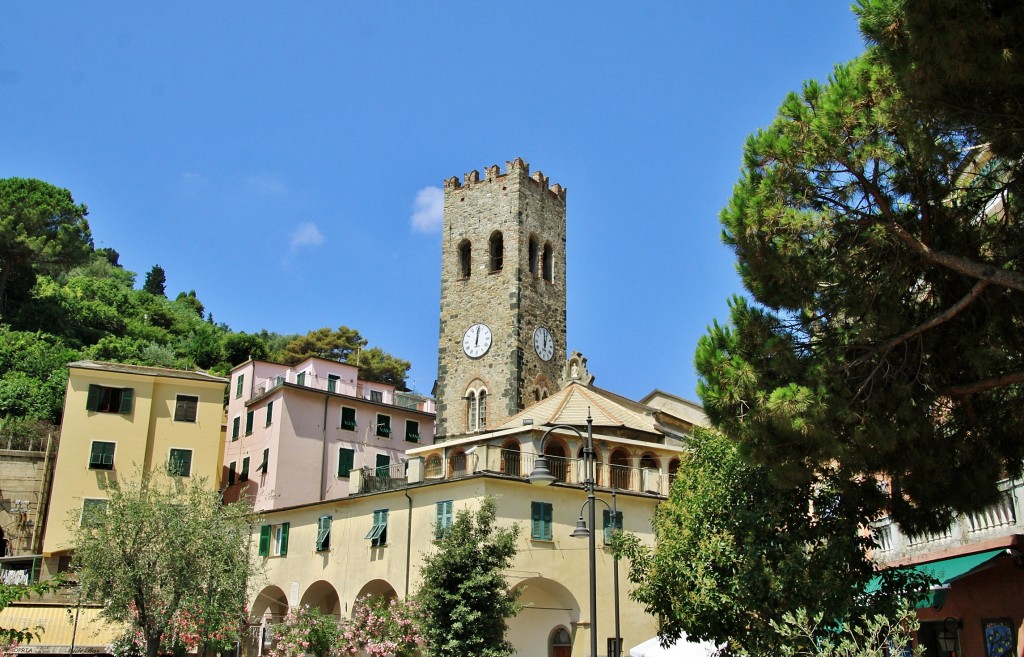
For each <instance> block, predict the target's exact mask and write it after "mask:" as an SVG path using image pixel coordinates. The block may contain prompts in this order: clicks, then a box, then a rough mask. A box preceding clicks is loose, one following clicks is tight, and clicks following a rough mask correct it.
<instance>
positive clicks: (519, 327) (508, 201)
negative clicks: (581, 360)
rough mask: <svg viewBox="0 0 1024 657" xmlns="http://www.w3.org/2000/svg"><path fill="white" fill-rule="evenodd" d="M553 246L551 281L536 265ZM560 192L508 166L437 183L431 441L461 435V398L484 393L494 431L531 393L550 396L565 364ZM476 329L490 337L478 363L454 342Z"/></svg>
mask: <svg viewBox="0 0 1024 657" xmlns="http://www.w3.org/2000/svg"><path fill="white" fill-rule="evenodd" d="M496 230H500V231H501V233H502V236H503V240H504V262H503V267H502V268H501V269H500V270H496V271H491V268H490V262H489V261H490V258H489V243H490V237H491V235H492V234H493V233H494V231H496ZM531 235H533V236H535V237H536V238H537V242H538V245H539V248H538V249H537V258H538V262H537V263H536V267H535V270H536V273H534V274H531V273H530V269H529V257H528V254H529V239H530V236H531ZM464 240H469V241H470V243H471V253H472V257H471V261H472V271H471V274H470V276H469V277H468V278H464V277H463V276H462V273H461V271H460V258H459V246H460V244H461V243H462V242H463V241H464ZM546 243H547V244H550V246H551V248H552V261H553V271H552V273H553V276H552V281H550V282H549V281H546V280H544V278H543V276H542V262H540V260H541V258H542V254H543V247H544V245H545V244H546ZM565 244H566V242H565V190H564V189H563V188H562V187H561V186H559V185H557V184H555V185H552V186H550V187H549V186H548V179H547V178H546V177H544V176H543V174H542V173H541V172H539V171H538V172H535V173H534V174H533V176H530V172H529V165H528V164H526V163H525V162H523V161H522V160H521V159H519V158H517V159H516V160H514V161H512V162H508V163H507V169H506V172H505V173H501V172H500V171H499V169H498V167H497V166H492V167H487V169H486V171H485V176H484V178H483V179H481V178H480V176H479V174H478V173H477V172H476V171H473V172H470V173H468V174H466V176H465V178H464V180H463V182H461V183H460V182H459V180H458V179H457V178H454V177H453V178H450V179H448V180H446V181H445V202H444V234H443V237H442V245H441V313H440V339H439V343H438V389H437V395H436V397H437V400H438V406H437V434H438V436H444V435H449V436H452V435H458V434H462V433H465V432H466V431H467V417H466V403H465V399H464V397H465V395H466V391H467V390H468V389H469V388H470V387H471V386H472V387H474V388H475V387H478V386H483V387H485V388H486V389H487V390H488V394H489V401H488V413H487V425H488V426H489V427H493V426H495V425H497V424H499V423H501V422H502V421H504V420H505V419H506V418H508V417H509V416H510V415H512V414H514V413H516V412H518V411H519V410H521V409H522V408H524V406H525V405H526V404H528V403H531V402H532V401H533V396H532V395H533V391H534V389H539V388H544V389H546V390H547V391H548V392H549V393H550V392H554V391H555V390H556V389H557V385H558V383H557V382H558V380H559V372H560V370H561V366H562V363H564V362H565V356H566V351H565V335H566V326H565V324H566V319H565V318H566V313H565V307H566V302H565ZM476 323H484V324H487V325H488V326H489V327H490V329H491V334H492V340H493V342H492V344H491V348H490V350H489V351H488V352H487V353H486V354H485V355H484V356H482V357H481V358H479V359H475V360H474V359H470V358H469V357H467V356H466V355H465V353H463V350H462V338H463V336H464V334H465V332H466V330H467V329H468V328H469V327H470V326H472V325H473V324H476ZM537 326H546V327H547V328H548V329H549V330H550V331H551V333H552V335H553V336H554V340H555V353H554V356H553V357H552V358H551V360H550V361H548V362H544V361H542V360H541V359H540V358H539V357H538V356H537V355H536V353H535V352H534V349H533V331H534V329H535V328H537Z"/></svg>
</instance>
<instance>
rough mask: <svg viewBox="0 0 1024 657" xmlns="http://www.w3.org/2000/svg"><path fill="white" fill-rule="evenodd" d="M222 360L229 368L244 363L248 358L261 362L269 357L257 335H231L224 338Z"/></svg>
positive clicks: (265, 347)
mask: <svg viewBox="0 0 1024 657" xmlns="http://www.w3.org/2000/svg"><path fill="white" fill-rule="evenodd" d="M222 348H223V351H224V360H225V361H227V363H228V364H229V365H231V367H234V366H235V365H238V364H240V363H244V362H245V361H247V360H249V359H250V358H252V359H255V360H263V359H266V357H267V356H268V355H269V354H268V352H267V345H266V344H265V343H264V342H263V339H262V338H260V336H258V335H250V334H248V333H231V334H229V335H226V336H225V337H224V341H223V343H222Z"/></svg>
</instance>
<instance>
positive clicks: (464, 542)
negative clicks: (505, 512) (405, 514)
mask: <svg viewBox="0 0 1024 657" xmlns="http://www.w3.org/2000/svg"><path fill="white" fill-rule="evenodd" d="M497 513H498V503H497V501H496V500H495V499H494V498H493V497H485V498H484V500H483V502H481V504H480V508H479V509H477V510H476V511H470V510H469V509H460V510H459V511H458V513H456V514H455V521H454V522H453V523H452V525H451V527H449V528H448V529H447V530H445V531H442V532H439V535H440V537H439V538H438V539H437V541H436V543H435V544H436V547H437V549H436V551H435V552H433V553H431V554H427V555H425V556H424V557H423V566H422V568H421V571H420V572H421V575H422V577H423V584H422V585H421V586H420V590H419V592H418V593H417V595H416V600H417V602H418V603H419V605H420V607H421V608H422V609H423V612H424V614H425V618H424V620H423V628H422V630H423V636H424V638H426V640H427V652H428V654H429V655H431V656H432V657H463V656H464V655H478V656H479V657H505V656H506V655H511V654H512V652H513V648H512V644H511V643H509V642H508V641H507V640H506V639H505V632H506V630H507V629H508V619H509V618H511V617H512V616H515V615H516V614H517V613H519V609H520V604H519V603H518V602H517V601H516V599H517V598H518V594H519V591H518V589H514V590H513V589H510V588H509V586H508V582H507V581H506V580H505V575H504V571H505V570H506V569H507V568H509V567H510V566H511V565H512V560H513V558H515V554H516V538H517V537H518V535H519V526H518V525H513V526H511V527H498V526H497Z"/></svg>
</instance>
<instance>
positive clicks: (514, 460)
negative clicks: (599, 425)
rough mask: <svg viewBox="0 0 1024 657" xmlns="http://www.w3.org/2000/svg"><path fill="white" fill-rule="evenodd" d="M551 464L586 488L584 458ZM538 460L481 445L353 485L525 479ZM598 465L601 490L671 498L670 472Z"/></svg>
mask: <svg viewBox="0 0 1024 657" xmlns="http://www.w3.org/2000/svg"><path fill="white" fill-rule="evenodd" d="M547 459H548V468H549V469H550V470H551V473H552V474H553V475H554V476H555V479H556V481H559V482H562V483H566V484H569V485H581V484H582V483H583V480H584V478H585V473H584V468H583V459H579V458H566V457H560V456H548V457H547ZM535 461H536V456H535V455H534V454H532V453H523V452H520V451H518V450H508V449H500V448H499V447H497V446H494V445H477V446H476V447H475V448H473V449H471V450H470V451H469V452H457V453H456V454H453V455H443V454H440V453H438V454H431V455H429V456H427V457H425V458H418V457H417V458H413V459H411V460H410V461H409V463H408V467H407V469H406V468H405V467H404V466H402V465H392V466H390V469H389V470H388V471H387V472H385V473H382V472H380V471H379V470H380V469H376V470H375V469H374V468H363V469H361V470H355V471H353V473H352V477H351V478H350V485H351V486H352V488H351V490H352V493H371V492H376V491H381V490H393V489H395V488H401V487H402V486H405V485H407V484H418V483H423V482H431V481H443V480H453V479H461V478H464V477H469V476H473V475H477V474H482V473H492V474H502V475H506V476H510V477H516V478H520V479H526V478H527V477H528V476H529V475H530V472H531V471H532V470H533V465H534V462H535ZM596 466H597V467H596V473H595V474H596V477H597V487H598V488H603V489H609V488H612V489H615V490H623V491H634V492H638V493H652V494H655V495H662V496H667V495H668V491H669V477H668V473H667V472H662V471H660V470H656V469H653V468H635V467H631V466H624V465H609V464H607V463H597V464H596Z"/></svg>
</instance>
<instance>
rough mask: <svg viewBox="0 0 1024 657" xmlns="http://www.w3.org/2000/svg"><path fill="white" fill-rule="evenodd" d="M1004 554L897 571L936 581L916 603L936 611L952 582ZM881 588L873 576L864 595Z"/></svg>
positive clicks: (1001, 550)
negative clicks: (912, 573)
mask: <svg viewBox="0 0 1024 657" xmlns="http://www.w3.org/2000/svg"><path fill="white" fill-rule="evenodd" d="M1005 553H1006V548H999V549H998V550H987V551H985V552H977V553H975V554H965V555H964V556H962V557H950V558H949V559H940V560H939V561H930V562H928V563H923V564H920V565H917V566H903V567H902V568H900V569H899V570H904V571H914V572H918V573H921V574H923V575H927V576H928V577H930V578H932V579H934V580H937V583H936V584H935V585H933V586H932V590H931V592H930V593H929V595H928V597H927V598H925V599H924V600H922V601H920V602H918V603H917V607H918V608H919V609H920V608H924V607H934V608H936V609H938V608H940V607H942V604H943V603H944V602H945V600H946V592H947V591H948V590H949V586H950V584H951V583H952V582H954V581H956V580H958V579H960V578H961V577H966V576H967V575H970V574H971V573H973V572H975V571H978V570H981V569H982V567H983V566H985V565H987V564H988V563H989V562H990V561H992V560H993V559H996V558H998V557H999V556H1001V555H1003V554H1005ZM880 587H881V580H880V578H879V577H878V576H875V577H874V578H873V579H872V580H871V581H870V582H868V585H867V589H866V591H865V592H866V593H874V592H875V591H878V589H879V588H880Z"/></svg>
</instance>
